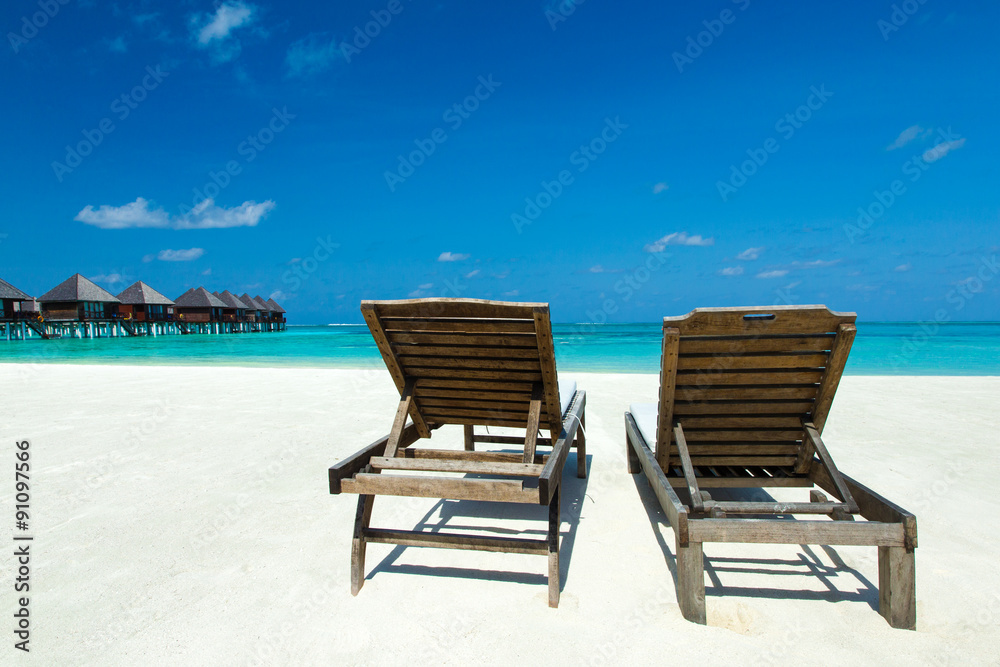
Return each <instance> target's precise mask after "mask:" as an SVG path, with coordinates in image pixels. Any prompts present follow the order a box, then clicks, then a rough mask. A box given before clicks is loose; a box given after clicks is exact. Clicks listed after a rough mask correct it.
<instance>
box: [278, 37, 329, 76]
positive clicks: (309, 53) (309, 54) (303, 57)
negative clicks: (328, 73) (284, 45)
mask: <svg viewBox="0 0 1000 667" xmlns="http://www.w3.org/2000/svg"><path fill="white" fill-rule="evenodd" d="M343 57H344V52H343V51H341V50H340V46H338V45H337V39H336V37H334V36H333V35H332V34H331V33H315V32H314V33H310V34H308V35H306V36H305V37H303V38H302V39H300V40H298V41H295V42H292V44H291V45H290V46H289V47H288V51H287V52H285V67H286V68H287V69H288V75H289V76H292V77H304V76H311V75H313V74H319V73H320V72H322V71H323V70H326V69H329V68H330V67H331V66H332V65H333V63H334V62H336V61H338V60H342V59H343Z"/></svg>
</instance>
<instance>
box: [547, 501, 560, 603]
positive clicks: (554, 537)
mask: <svg viewBox="0 0 1000 667" xmlns="http://www.w3.org/2000/svg"><path fill="white" fill-rule="evenodd" d="M561 497H562V488H561V487H560V488H558V489H556V492H555V493H554V494H552V500H551V501H550V502H549V606H550V607H552V608H553V609H556V608H558V607H559V584H560V576H559V527H560V525H561V524H562V518H561V516H560V512H561V509H562V508H561V507H560V502H559V500H560V498H561Z"/></svg>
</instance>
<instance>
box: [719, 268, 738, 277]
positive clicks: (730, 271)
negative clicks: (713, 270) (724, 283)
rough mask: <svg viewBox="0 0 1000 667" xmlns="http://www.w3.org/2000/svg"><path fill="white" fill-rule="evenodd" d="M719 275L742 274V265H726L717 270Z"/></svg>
mask: <svg viewBox="0 0 1000 667" xmlns="http://www.w3.org/2000/svg"><path fill="white" fill-rule="evenodd" d="M719 275H720V276H742V275H743V267H742V266H727V267H725V268H724V269H721V270H720V271H719Z"/></svg>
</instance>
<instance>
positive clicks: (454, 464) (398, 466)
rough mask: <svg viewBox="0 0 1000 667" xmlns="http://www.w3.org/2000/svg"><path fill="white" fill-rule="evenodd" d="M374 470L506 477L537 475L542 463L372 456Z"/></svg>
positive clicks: (540, 470)
mask: <svg viewBox="0 0 1000 667" xmlns="http://www.w3.org/2000/svg"><path fill="white" fill-rule="evenodd" d="M371 466H372V468H373V469H375V470H402V471H413V472H416V471H421V472H454V473H464V474H470V475H504V476H507V477H538V476H539V475H541V474H542V465H541V464H536V463H523V462H518V463H501V462H493V461H468V460H465V461H459V460H451V461H449V460H447V459H430V458H427V459H416V458H388V457H385V456H373V457H372V460H371Z"/></svg>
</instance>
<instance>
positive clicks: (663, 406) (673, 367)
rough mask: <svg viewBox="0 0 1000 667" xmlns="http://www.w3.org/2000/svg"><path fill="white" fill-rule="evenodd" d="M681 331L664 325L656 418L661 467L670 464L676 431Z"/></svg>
mask: <svg viewBox="0 0 1000 667" xmlns="http://www.w3.org/2000/svg"><path fill="white" fill-rule="evenodd" d="M679 341H680V332H679V331H677V329H671V328H667V327H664V329H663V347H662V350H661V353H660V396H659V403H658V404H657V419H656V442H655V443H654V449H655V451H656V460H657V461H659V462H660V467H661V468H664V469H666V468H668V467H669V466H670V445H671V438H672V437H673V432H674V400H675V393H676V389H677V384H676V383H677V346H678V344H679Z"/></svg>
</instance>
